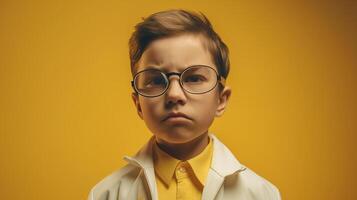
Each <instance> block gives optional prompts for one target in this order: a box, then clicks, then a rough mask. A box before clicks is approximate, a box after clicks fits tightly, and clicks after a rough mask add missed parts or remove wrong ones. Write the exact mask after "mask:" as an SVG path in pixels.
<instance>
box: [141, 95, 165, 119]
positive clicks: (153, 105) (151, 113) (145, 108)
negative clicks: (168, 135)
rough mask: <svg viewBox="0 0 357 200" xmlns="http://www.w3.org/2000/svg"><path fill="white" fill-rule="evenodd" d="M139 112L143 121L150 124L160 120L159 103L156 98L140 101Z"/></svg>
mask: <svg viewBox="0 0 357 200" xmlns="http://www.w3.org/2000/svg"><path fill="white" fill-rule="evenodd" d="M140 105H141V110H142V113H143V118H144V121H145V122H147V123H152V122H153V121H157V119H158V118H160V116H161V115H160V106H159V105H161V102H160V100H159V99H156V98H143V99H141V100H140Z"/></svg>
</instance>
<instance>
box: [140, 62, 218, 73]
mask: <svg viewBox="0 0 357 200" xmlns="http://www.w3.org/2000/svg"><path fill="white" fill-rule="evenodd" d="M192 66H210V65H206V64H193V65H188V66H186V67H185V68H184V69H182V70H179V71H178V72H179V73H180V72H183V71H184V70H185V69H187V68H188V67H192ZM210 67H212V66H210ZM149 69H155V70H160V71H162V72H166V73H167V72H169V71H168V70H166V69H161V68H160V66H158V65H148V66H145V67H142V69H141V70H140V71H138V72H141V71H144V70H149Z"/></svg>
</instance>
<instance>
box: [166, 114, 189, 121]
mask: <svg viewBox="0 0 357 200" xmlns="http://www.w3.org/2000/svg"><path fill="white" fill-rule="evenodd" d="M180 117H183V118H186V119H189V120H191V118H189V117H188V116H187V115H185V114H183V113H169V114H168V115H167V116H166V117H165V118H164V119H163V120H162V121H165V120H167V119H170V118H180Z"/></svg>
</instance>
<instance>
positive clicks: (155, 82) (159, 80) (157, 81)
mask: <svg viewBox="0 0 357 200" xmlns="http://www.w3.org/2000/svg"><path fill="white" fill-rule="evenodd" d="M165 84H166V81H165V79H164V78H163V77H152V78H151V79H149V80H148V81H147V83H146V87H155V86H162V85H165Z"/></svg>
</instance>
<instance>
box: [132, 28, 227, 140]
mask: <svg viewBox="0 0 357 200" xmlns="http://www.w3.org/2000/svg"><path fill="white" fill-rule="evenodd" d="M192 65H208V66H211V67H213V68H214V69H215V70H216V71H218V70H217V68H216V66H215V65H214V62H213V60H212V58H211V54H210V53H209V52H208V50H205V49H204V47H203V45H202V41H201V39H200V38H199V37H198V36H194V35H180V36H174V37H169V38H163V39H158V40H155V41H153V42H152V43H151V44H150V45H149V46H148V48H147V49H146V50H145V52H144V53H143V55H142V57H141V59H140V60H139V62H138V64H137V66H138V68H137V70H136V71H137V72H139V71H142V70H144V69H147V67H149V66H155V68H157V69H160V70H162V71H163V72H182V71H183V70H185V69H186V68H187V67H189V66H192ZM169 80H170V85H169V88H168V89H167V91H166V92H165V93H164V94H162V95H161V96H158V97H153V98H149V97H144V96H140V95H137V94H136V93H133V94H132V97H133V100H134V103H135V105H136V108H137V111H138V114H139V116H140V118H141V119H143V120H144V121H145V123H146V126H147V127H148V128H149V129H150V131H151V132H152V133H153V134H154V135H155V136H156V138H157V139H158V140H161V141H163V142H166V143H171V144H178V143H186V142H189V141H191V140H193V139H195V138H197V137H198V136H201V135H202V134H205V133H207V131H208V128H209V127H210V125H211V124H212V122H213V120H214V118H215V117H216V116H220V115H222V114H223V111H224V109H225V106H226V103H227V100H228V98H229V96H230V93H231V90H230V89H229V88H228V87H225V88H224V89H223V91H221V92H220V91H219V87H218V85H217V86H216V87H215V88H214V89H213V90H211V91H209V92H207V93H204V94H191V93H188V92H186V91H185V90H183V89H182V88H181V86H180V84H179V77H178V76H175V75H174V76H170V77H169ZM170 113H171V114H172V113H183V114H184V115H186V116H187V117H172V118H168V119H166V118H167V117H168V115H169V114H170Z"/></svg>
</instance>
